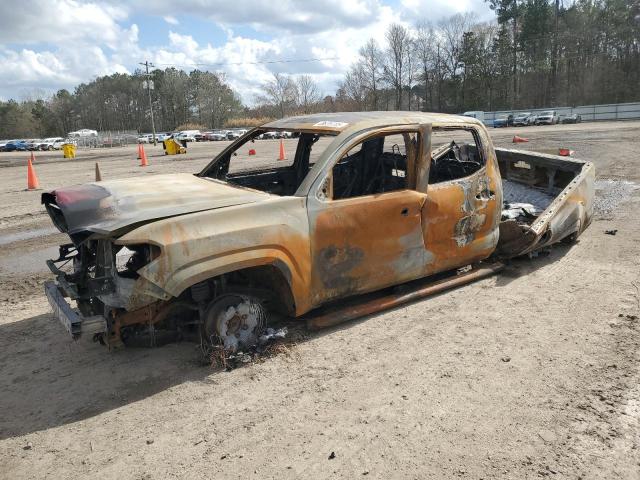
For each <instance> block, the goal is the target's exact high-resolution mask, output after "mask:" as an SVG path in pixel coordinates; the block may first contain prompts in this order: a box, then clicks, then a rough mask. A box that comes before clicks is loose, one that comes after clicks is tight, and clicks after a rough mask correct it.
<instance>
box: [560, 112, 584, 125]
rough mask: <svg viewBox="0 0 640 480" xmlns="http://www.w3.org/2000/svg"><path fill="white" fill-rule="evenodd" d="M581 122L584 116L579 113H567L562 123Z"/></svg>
mask: <svg viewBox="0 0 640 480" xmlns="http://www.w3.org/2000/svg"><path fill="white" fill-rule="evenodd" d="M580 122H582V117H581V116H580V115H578V114H577V113H573V114H571V115H567V116H566V117H564V118H563V119H562V123H580Z"/></svg>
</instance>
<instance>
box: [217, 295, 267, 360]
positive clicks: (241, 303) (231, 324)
mask: <svg viewBox="0 0 640 480" xmlns="http://www.w3.org/2000/svg"><path fill="white" fill-rule="evenodd" d="M266 319H267V315H266V310H265V308H264V306H263V305H262V301H261V300H260V299H258V298H256V297H253V296H250V295H244V294H240V293H238V294H235V293H228V294H224V295H221V296H219V297H217V298H215V299H214V300H212V301H211V303H209V305H208V307H207V310H206V312H205V318H204V334H205V336H206V339H207V341H208V342H210V343H212V344H216V343H218V342H219V343H221V344H222V345H223V346H224V348H225V350H229V351H236V350H238V349H243V348H247V347H250V346H252V345H255V344H256V343H257V341H258V336H259V335H260V334H261V332H262V331H263V330H264V328H265V326H266Z"/></svg>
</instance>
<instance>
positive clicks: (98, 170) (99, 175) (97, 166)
mask: <svg viewBox="0 0 640 480" xmlns="http://www.w3.org/2000/svg"><path fill="white" fill-rule="evenodd" d="M101 181H102V173H100V165H98V162H96V182H101Z"/></svg>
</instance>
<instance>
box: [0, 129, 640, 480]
mask: <svg viewBox="0 0 640 480" xmlns="http://www.w3.org/2000/svg"><path fill="white" fill-rule="evenodd" d="M638 131H640V122H637V121H634V122H602V123H581V124H577V125H551V126H535V127H534V126H531V127H519V128H511V127H509V128H500V129H491V128H490V129H489V133H490V134H491V136H492V138H493V140H494V142H495V144H496V145H497V146H501V147H513V145H512V143H511V140H512V138H513V136H514V135H518V136H521V137H524V138H527V139H528V140H529V141H528V142H527V143H521V144H518V145H517V148H521V149H528V150H536V151H554V150H556V149H558V148H561V147H562V148H569V149H571V150H574V151H575V156H576V157H578V158H581V159H585V160H589V161H591V162H593V163H594V164H595V166H596V175H597V188H598V190H597V192H596V195H597V202H596V205H597V212H596V213H597V214H596V219H595V221H594V222H593V224H592V225H591V226H590V227H589V229H588V230H587V231H586V232H585V234H584V235H583V236H581V237H580V241H579V242H578V243H577V244H576V245H574V246H572V247H567V246H562V247H557V248H554V249H553V250H552V251H551V252H550V253H549V254H548V255H542V256H539V257H537V258H533V259H526V260H525V259H523V260H518V261H516V262H514V263H513V264H512V265H510V266H509V267H508V268H507V270H506V271H505V272H504V273H503V274H501V275H499V276H497V277H492V278H489V279H485V280H482V281H479V282H476V283H474V284H471V285H468V286H465V287H463V288H459V289H456V290H454V291H450V292H446V293H444V294H441V295H438V296H435V297H432V298H428V299H426V300H423V301H419V302H415V303H412V304H409V305H408V306H405V307H402V308H397V309H394V310H391V311H388V312H384V313H380V314H375V315H372V316H370V317H368V318H365V319H362V320H359V321H356V322H351V323H347V324H345V325H343V326H342V327H339V328H334V329H330V330H326V331H321V332H319V333H313V334H311V333H308V332H306V331H304V330H303V329H293V330H294V331H293V335H292V336H291V339H290V343H289V345H288V347H287V348H286V349H284V350H283V351H282V352H281V353H280V354H279V355H276V356H273V357H270V358H266V359H264V361H262V362H259V363H254V364H250V365H247V366H245V367H242V368H239V369H236V370H233V371H231V372H224V371H219V370H215V369H212V368H211V367H210V366H206V365H203V364H202V362H201V359H200V355H199V350H198V348H197V346H196V345H194V344H189V343H181V344H173V345H168V346H164V347H161V348H156V349H127V350H123V351H118V352H113V353H110V352H108V351H107V350H106V349H105V348H104V347H102V346H100V345H99V344H94V343H91V341H90V339H82V340H81V341H78V342H72V341H71V340H70V339H69V338H68V335H67V334H66V333H65V332H64V331H63V329H62V327H61V326H60V325H59V324H57V323H55V322H54V321H52V320H51V317H50V315H49V314H48V311H49V307H48V304H47V301H46V299H45V297H44V294H43V292H42V282H43V281H44V280H45V279H47V278H48V277H49V274H48V273H47V269H46V265H45V264H44V262H45V260H46V259H47V258H51V256H54V255H55V254H56V246H57V245H58V244H59V243H61V242H63V241H65V236H64V235H62V234H60V233H57V231H56V230H54V229H53V227H52V225H51V222H50V220H49V218H48V216H46V214H45V213H44V211H43V209H42V207H41V205H40V203H39V197H40V194H41V193H42V191H47V190H50V189H53V188H56V187H58V186H62V185H70V184H77V183H83V182H87V181H93V179H94V175H95V163H96V162H98V163H99V165H100V169H101V172H102V178H103V179H105V180H106V179H113V178H122V177H129V176H136V177H139V178H140V181H141V182H144V179H145V177H147V176H148V175H154V174H161V173H169V172H197V171H199V170H200V169H201V168H202V167H204V166H205V165H206V164H207V163H208V162H209V161H210V160H211V159H212V158H213V157H214V156H215V154H216V153H218V152H219V151H221V150H222V149H223V148H224V147H225V146H226V145H228V144H229V142H227V141H220V142H203V143H191V144H189V148H188V152H187V154H185V155H176V156H165V155H164V152H163V150H162V146H160V145H159V146H156V147H154V146H152V145H145V149H146V152H147V156H148V159H149V163H150V165H149V166H148V167H140V166H139V160H137V158H136V150H137V147H136V146H133V145H132V146H128V147H119V148H112V149H86V150H85V149H80V150H79V151H78V156H77V158H76V159H73V160H65V159H63V158H62V152H60V151H52V152H36V153H35V155H36V161H35V169H36V173H37V175H38V178H39V182H40V188H41V190H40V191H26V190H25V189H26V164H27V160H28V158H29V157H30V154H29V153H28V152H14V153H2V154H0V173H1V177H0V184H1V186H2V188H0V201H1V202H2V203H3V204H4V205H5V208H4V209H3V211H2V213H0V226H1V231H0V287H1V288H0V292H1V293H0V302H1V304H2V311H3V313H4V315H3V316H2V318H0V388H1V390H2V395H0V412H1V413H0V416H2V422H0V471H2V472H6V474H7V478H12V479H21V478H87V477H98V478H114V479H116V478H117V479H119V478H122V476H123V474H126V476H127V478H172V477H178V478H278V479H282V478H301V477H303V476H304V477H307V478H320V477H321V478H328V477H331V478H345V479H352V478H360V477H362V476H367V478H473V479H479V478H485V479H486V478H539V477H550V478H553V477H554V476H555V477H556V478H583V479H596V478H598V479H599V478H602V479H605V478H606V479H610V478H629V479H631V478H638V476H639V475H640V453H638V452H640V445H639V443H640V438H639V437H638V431H640V430H639V429H640V387H639V386H638V385H640V382H639V381H640V372H639V371H638V367H637V366H638V361H639V360H640V349H639V346H640V320H638V316H639V315H640V273H639V272H640V257H639V256H638V248H639V247H640V222H639V221H638V220H639V215H638V206H639V205H640V202H639V198H640V197H639V195H638V194H639V192H640V190H639V188H640V187H639V186H640V169H639V168H638V152H639V151H640V138H639V137H638ZM293 141H294V140H285V141H284V142H285V148H286V149H287V151H288V152H289V151H291V148H289V147H290V145H291V144H290V143H288V142H293ZM277 142H279V141H278V140H262V141H257V142H255V144H253V147H252V148H255V149H256V156H255V161H256V162H260V161H276V159H275V158H271V156H272V154H273V153H272V152H274V151H275V147H274V146H275V145H277ZM266 152H269V153H268V154H267V153H266ZM606 231H608V232H609V234H607V233H605V232H606ZM614 231H615V233H614V234H611V232H614ZM265 446H268V448H265Z"/></svg>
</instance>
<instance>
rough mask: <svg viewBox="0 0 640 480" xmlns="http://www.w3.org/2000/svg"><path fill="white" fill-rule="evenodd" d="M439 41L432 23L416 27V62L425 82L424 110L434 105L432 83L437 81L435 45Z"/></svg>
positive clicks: (423, 23) (424, 23)
mask: <svg viewBox="0 0 640 480" xmlns="http://www.w3.org/2000/svg"><path fill="white" fill-rule="evenodd" d="M437 41H438V39H437V36H436V34H435V32H434V30H433V26H432V25H431V24H430V23H427V22H420V23H418V26H417V27H416V38H415V42H414V45H415V47H414V48H415V56H416V61H417V62H418V66H417V67H416V68H417V69H419V71H420V78H421V79H422V81H423V82H424V93H423V95H424V97H423V99H424V105H423V110H426V108H427V105H433V91H432V88H433V86H432V82H433V80H434V79H435V74H434V73H435V72H434V70H435V65H436V52H435V45H436V43H437Z"/></svg>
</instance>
